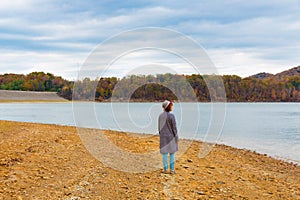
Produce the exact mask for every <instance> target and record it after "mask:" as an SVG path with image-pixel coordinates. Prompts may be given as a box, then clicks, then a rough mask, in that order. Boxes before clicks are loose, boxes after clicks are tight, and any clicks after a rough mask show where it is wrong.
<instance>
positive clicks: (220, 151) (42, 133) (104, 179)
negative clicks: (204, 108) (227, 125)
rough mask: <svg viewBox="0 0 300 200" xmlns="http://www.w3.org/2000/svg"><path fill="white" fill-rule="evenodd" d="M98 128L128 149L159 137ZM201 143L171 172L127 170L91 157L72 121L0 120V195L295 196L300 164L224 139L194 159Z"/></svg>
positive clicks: (149, 146) (150, 145) (299, 194)
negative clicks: (238, 146) (225, 142)
mask: <svg viewBox="0 0 300 200" xmlns="http://www.w3.org/2000/svg"><path fill="white" fill-rule="evenodd" d="M99 134H104V135H105V136H106V137H107V138H109V140H110V141H111V142H112V143H114V144H116V145H117V146H119V148H120V149H123V150H124V151H128V152H135V153H137V152H140V153H143V152H148V151H152V150H157V148H158V137H157V136H151V137H150V136H148V137H143V136H141V135H137V134H130V133H120V132H115V131H99ZM180 142H184V141H182V140H181V141H180ZM201 145H202V144H201V142H192V144H191V145H190V147H189V148H188V150H187V151H186V152H185V153H184V154H183V155H182V156H181V157H180V158H178V159H177V162H176V172H177V173H176V174H174V175H171V174H163V173H162V171H161V170H154V171H150V172H146V173H130V172H124V171H120V170H116V169H112V168H111V167H110V166H107V165H106V164H105V163H103V162H100V161H99V160H97V159H95V158H94V157H93V156H92V155H91V154H90V153H89V152H88V151H87V149H86V148H85V146H84V145H83V144H82V141H81V140H80V138H79V136H78V134H77V131H76V128H75V127H68V126H58V125H45V124H34V123H22V122H9V121H0V148H1V151H0V199H273V200H274V199H300V166H297V165H295V164H292V163H287V162H284V161H280V160H276V159H273V158H270V157H268V156H266V155H261V154H257V153H255V152H251V151H248V150H242V149H235V148H232V147H229V146H224V145H216V146H215V147H214V148H213V149H212V151H211V152H210V154H209V155H207V156H206V157H205V158H199V156H198V155H199V151H200V150H199V149H200V147H201ZM115 159H118V158H115Z"/></svg>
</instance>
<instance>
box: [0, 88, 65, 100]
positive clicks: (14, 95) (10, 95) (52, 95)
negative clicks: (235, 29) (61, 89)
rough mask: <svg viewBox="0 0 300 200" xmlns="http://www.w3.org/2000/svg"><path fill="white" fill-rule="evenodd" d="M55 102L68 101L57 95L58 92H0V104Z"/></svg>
mask: <svg viewBox="0 0 300 200" xmlns="http://www.w3.org/2000/svg"><path fill="white" fill-rule="evenodd" d="M27 101H29V102H39V101H41V102H43V101H47V102H53V101H67V100H66V99H64V98H62V97H60V96H58V95H57V93H56V92H33V91H15V90H0V102H27Z"/></svg>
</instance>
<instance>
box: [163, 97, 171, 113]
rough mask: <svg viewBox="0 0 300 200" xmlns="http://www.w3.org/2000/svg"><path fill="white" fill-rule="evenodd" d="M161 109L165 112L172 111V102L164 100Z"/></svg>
mask: <svg viewBox="0 0 300 200" xmlns="http://www.w3.org/2000/svg"><path fill="white" fill-rule="evenodd" d="M162 107H163V109H164V110H165V111H166V112H170V111H172V107H173V103H172V101H168V100H165V101H164V102H163V103H162Z"/></svg>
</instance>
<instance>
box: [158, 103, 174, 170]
mask: <svg viewBox="0 0 300 200" xmlns="http://www.w3.org/2000/svg"><path fill="white" fill-rule="evenodd" d="M162 107H163V109H164V112H163V113H161V114H160V115H159V118H158V131H159V139H160V142H159V144H160V153H161V154H162V158H163V166H164V173H167V170H168V155H170V173H171V174H175V152H176V151H178V134H177V128H176V120H175V116H174V115H173V114H172V113H170V112H171V111H172V108H173V103H172V102H171V101H168V100H165V101H164V102H163V104H162Z"/></svg>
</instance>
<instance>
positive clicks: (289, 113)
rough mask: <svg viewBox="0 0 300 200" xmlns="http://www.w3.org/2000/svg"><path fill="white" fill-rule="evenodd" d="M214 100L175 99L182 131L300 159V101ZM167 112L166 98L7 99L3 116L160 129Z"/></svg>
mask: <svg viewBox="0 0 300 200" xmlns="http://www.w3.org/2000/svg"><path fill="white" fill-rule="evenodd" d="M214 105H216V104H212V103H175V104H174V111H173V113H174V115H175V116H176V120H177V125H178V130H179V136H180V137H181V138H192V139H200V140H204V141H213V142H216V143H222V144H226V145H230V146H234V147H238V148H246V149H250V150H254V151H257V152H260V153H265V154H268V155H270V156H273V157H276V158H280V159H284V160H288V161H293V162H295V163H298V164H300V104H299V103H227V104H226V105H225V106H226V112H223V107H222V106H221V107H218V106H216V107H214ZM214 110H217V112H214ZM73 111H74V112H73ZM161 111H162V109H161V104H160V103H129V104H128V103H74V105H73V104H72V103H1V104H0V119H1V120H11V121H22V122H37V123H47V124H60V125H72V126H74V125H77V126H80V127H89V128H99V129H111V130H119V131H129V132H137V133H151V134H157V117H158V115H159V113H160V112H161ZM74 113H75V114H74ZM223 114H226V115H225V116H226V117H225V118H223ZM223 120H224V121H223ZM214 127H217V128H214ZM219 128H223V129H219ZM219 130H220V132H219Z"/></svg>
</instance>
